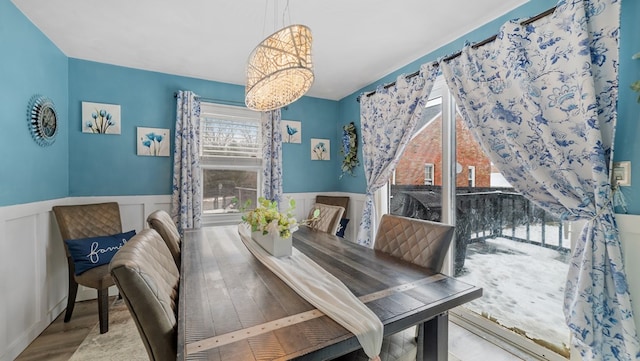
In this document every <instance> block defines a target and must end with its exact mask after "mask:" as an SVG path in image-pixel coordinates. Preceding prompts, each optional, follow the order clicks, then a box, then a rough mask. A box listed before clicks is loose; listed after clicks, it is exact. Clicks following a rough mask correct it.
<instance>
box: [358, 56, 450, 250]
mask: <svg viewBox="0 0 640 361" xmlns="http://www.w3.org/2000/svg"><path fill="white" fill-rule="evenodd" d="M437 72H438V69H437V67H434V66H433V65H432V64H425V65H422V66H421V67H420V73H419V74H418V75H417V76H414V77H412V78H410V79H407V77H406V76H405V75H400V76H399V77H398V78H397V80H396V84H395V85H394V86H391V87H388V88H385V87H384V86H382V85H381V86H378V88H377V89H376V93H375V94H374V95H372V96H366V95H363V96H361V97H360V127H361V132H362V157H363V160H364V174H365V177H366V180H367V198H366V200H365V204H364V209H363V212H362V221H361V222H360V230H359V232H358V243H359V244H362V245H365V246H369V247H371V246H373V241H372V239H371V236H372V232H371V230H372V229H375V227H376V225H375V223H374V222H375V220H376V213H375V205H374V202H373V194H374V193H375V191H377V190H378V189H380V187H382V186H383V185H385V184H386V183H387V182H388V181H389V178H390V177H391V174H392V173H393V170H394V169H395V167H396V164H397V163H398V160H399V159H400V156H401V155H402V153H403V152H404V148H405V147H406V145H407V143H409V140H410V139H411V135H412V134H413V129H414V128H415V126H416V122H417V121H418V119H420V117H421V116H422V111H423V110H424V108H425V105H426V104H427V98H428V97H429V93H430V92H431V88H432V87H433V81H434V79H435V77H436V75H437Z"/></svg>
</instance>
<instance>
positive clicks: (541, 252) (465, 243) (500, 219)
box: [454, 114, 570, 356]
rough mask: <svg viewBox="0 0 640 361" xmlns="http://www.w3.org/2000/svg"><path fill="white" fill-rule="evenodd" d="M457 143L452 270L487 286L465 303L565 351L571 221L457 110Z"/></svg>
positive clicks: (469, 280)
mask: <svg viewBox="0 0 640 361" xmlns="http://www.w3.org/2000/svg"><path fill="white" fill-rule="evenodd" d="M456 148H457V149H456V159H457V162H458V165H459V166H458V167H457V171H458V174H457V176H456V208H457V212H456V233H455V239H456V243H455V247H456V252H455V255H456V257H455V266H454V270H455V276H456V277H457V278H459V279H461V280H463V281H465V282H467V283H470V284H473V285H476V286H479V287H482V288H483V295H482V297H481V298H479V299H476V300H474V301H472V302H469V303H467V304H465V306H464V307H465V308H466V309H467V310H470V311H471V312H473V313H477V314H478V315H480V316H482V317H485V318H486V319H487V320H489V321H492V322H495V323H497V324H499V325H501V326H503V327H505V328H508V329H510V330H512V331H515V332H517V333H518V334H520V335H522V336H524V337H527V338H529V339H531V340H533V341H534V342H537V343H539V344H540V345H542V346H545V347H548V348H550V349H552V350H554V351H555V352H557V353H560V354H562V355H565V356H567V355H568V354H569V349H568V345H569V329H568V328H567V326H566V325H565V322H564V315H563V311H562V309H563V306H562V305H563V297H564V286H565V285H564V282H565V281H564V280H565V276H566V274H567V272H568V269H569V265H568V261H569V252H570V244H569V240H568V239H566V238H565V236H564V234H563V229H564V227H566V224H564V223H562V222H560V221H559V220H558V219H557V218H556V217H553V216H552V215H550V214H549V213H547V212H545V211H544V210H542V209H541V208H539V207H536V206H535V205H534V204H533V203H532V202H530V201H528V200H527V199H526V198H525V197H524V196H522V195H521V194H520V193H518V192H517V191H516V190H515V189H513V188H512V186H511V185H510V184H509V183H508V182H507V181H506V179H505V178H504V177H503V176H502V174H501V173H500V171H499V170H498V169H497V168H496V167H495V166H493V165H492V164H491V162H490V160H489V158H488V157H487V156H486V155H485V154H484V151H483V150H482V148H481V147H480V146H479V144H478V143H477V142H476V140H475V138H474V137H473V136H472V134H471V132H470V131H469V129H468V128H467V127H466V125H465V123H464V122H463V121H462V118H461V116H460V114H458V116H457V118H456Z"/></svg>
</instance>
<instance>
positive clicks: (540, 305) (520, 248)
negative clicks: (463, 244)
mask: <svg viewBox="0 0 640 361" xmlns="http://www.w3.org/2000/svg"><path fill="white" fill-rule="evenodd" d="M550 228H552V227H550ZM550 231H551V232H550V234H553V232H555V235H556V238H557V234H558V230H557V228H552V229H550ZM506 234H509V235H510V234H511V233H510V232H509V233H506ZM565 241H566V240H565ZM549 243H552V242H549ZM569 257H570V255H569V254H568V253H565V254H563V253H560V252H558V251H555V250H551V249H548V248H543V247H540V246H537V245H533V244H528V243H522V242H516V241H511V240H508V239H505V238H495V239H488V240H486V241H484V242H476V243H473V244H470V245H469V246H468V247H467V258H466V260H465V264H464V268H465V269H464V272H465V273H464V274H463V275H462V276H460V277H458V278H459V279H460V280H462V281H464V282H467V283H470V284H472V285H475V286H479V287H482V288H483V295H482V297H481V298H479V299H477V300H474V301H472V302H470V303H468V304H467V308H469V309H471V310H472V311H474V312H477V313H479V314H485V315H486V316H489V317H491V318H492V319H496V320H497V322H498V323H500V324H501V325H503V326H505V327H507V328H511V327H517V328H519V329H521V330H523V331H525V332H526V334H527V336H528V337H529V338H534V339H536V338H538V339H543V340H546V341H549V342H551V343H553V344H556V345H559V346H560V345H562V344H565V345H568V344H569V329H568V328H567V327H566V326H565V322H564V314H563V311H562V302H563V297H564V286H565V279H566V276H567V272H568V270H569V265H568V259H569Z"/></svg>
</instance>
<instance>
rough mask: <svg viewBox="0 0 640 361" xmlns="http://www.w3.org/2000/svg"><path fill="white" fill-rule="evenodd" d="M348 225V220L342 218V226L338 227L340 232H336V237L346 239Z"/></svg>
mask: <svg viewBox="0 0 640 361" xmlns="http://www.w3.org/2000/svg"><path fill="white" fill-rule="evenodd" d="M347 223H349V219H348V218H342V219H341V220H340V225H339V226H338V231H337V232H336V236H338V237H342V238H344V231H345V230H346V229H347Z"/></svg>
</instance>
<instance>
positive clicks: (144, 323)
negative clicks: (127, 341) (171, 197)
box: [110, 228, 180, 361]
mask: <svg viewBox="0 0 640 361" xmlns="http://www.w3.org/2000/svg"><path fill="white" fill-rule="evenodd" d="M110 272H111V276H112V277H113V279H114V280H115V283H116V285H117V286H118V289H120V293H121V294H122V298H123V299H124V302H125V304H126V305H127V308H128V309H129V312H130V313H131V316H132V318H133V320H134V321H135V324H136V327H137V328H138V333H139V334H140V337H141V338H142V342H143V343H144V346H145V348H146V350H147V354H148V355H149V359H150V360H151V361H169V360H172V361H174V360H175V359H176V355H177V343H178V330H177V327H178V326H177V324H178V323H177V317H178V315H177V311H178V288H179V283H180V274H179V271H178V268H177V267H176V263H175V262H174V259H173V256H172V255H171V252H170V251H169V248H167V245H166V243H165V241H164V240H163V239H162V237H161V236H160V234H158V232H156V231H155V230H153V229H149V228H147V229H144V230H142V231H141V232H140V233H138V234H137V235H135V236H133V238H131V239H130V240H129V241H128V242H127V243H126V244H125V245H124V246H123V247H122V248H121V249H120V250H119V251H118V253H117V254H116V255H115V256H114V257H113V259H112V260H111V263H110Z"/></svg>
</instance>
